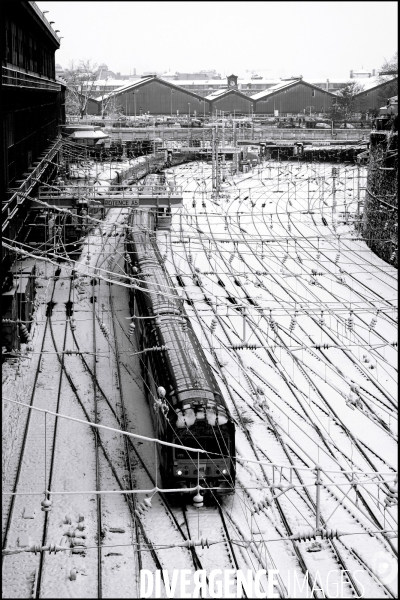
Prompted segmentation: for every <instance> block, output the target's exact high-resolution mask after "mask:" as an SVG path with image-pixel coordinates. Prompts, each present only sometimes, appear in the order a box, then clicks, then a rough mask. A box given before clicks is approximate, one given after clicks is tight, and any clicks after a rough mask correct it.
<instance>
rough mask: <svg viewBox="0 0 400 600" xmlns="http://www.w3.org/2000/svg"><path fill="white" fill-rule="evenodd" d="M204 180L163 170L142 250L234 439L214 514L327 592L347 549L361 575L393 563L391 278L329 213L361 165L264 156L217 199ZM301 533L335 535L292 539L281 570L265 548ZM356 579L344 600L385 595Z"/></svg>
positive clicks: (347, 562) (350, 227)
mask: <svg viewBox="0 0 400 600" xmlns="http://www.w3.org/2000/svg"><path fill="white" fill-rule="evenodd" d="M210 170H211V169H210V167H209V166H208V165H207V164H205V163H192V164H191V165H188V166H185V167H180V168H177V169H175V170H174V173H175V178H176V180H177V181H179V183H180V184H181V185H182V186H183V195H184V209H183V211H182V212H181V215H179V217H175V218H174V219H173V221H172V229H171V235H170V237H169V236H168V235H167V234H163V233H161V232H160V233H159V234H158V243H159V248H160V253H161V254H162V255H165V261H164V262H165V265H166V268H167V269H168V270H169V272H170V274H171V275H172V276H173V277H174V278H175V280H176V282H177V289H178V290H179V293H180V295H181V297H182V298H183V300H184V301H185V305H186V310H187V313H188V315H189V316H190V318H191V320H192V325H193V328H194V330H195V332H196V334H197V336H198V337H199V339H200V340H201V343H202V344H203V345H204V347H205V349H206V355H207V358H208V360H209V362H210V364H211V365H212V366H213V368H214V370H215V373H216V374H217V378H218V381H219V383H220V385H221V389H222V391H223V393H224V394H226V399H227V402H228V404H229V406H230V409H231V411H232V414H233V415H234V417H235V418H236V420H237V425H238V428H239V425H240V430H241V431H242V433H243V435H241V434H240V432H239V431H238V434H237V465H238V466H237V483H238V486H237V491H236V495H235V508H234V509H233V510H232V511H231V512H230V516H231V518H232V520H233V522H234V524H235V527H236V530H237V531H239V530H240V531H241V532H242V534H243V539H245V540H248V542H249V544H250V545H249V548H254V551H255V550H256V549H258V550H260V549H262V550H263V552H264V551H266V550H268V551H269V553H270V555H268V556H267V559H266V560H268V561H272V562H271V563H269V564H273V563H276V564H277V565H278V567H279V570H280V572H283V571H284V570H285V567H286V569H292V568H294V569H295V570H296V571H297V572H298V573H300V574H301V572H303V573H304V572H305V570H308V571H309V572H310V573H311V574H312V575H313V576H314V577H315V578H316V577H317V573H318V572H320V573H319V574H320V575H321V573H323V578H322V579H323V581H322V585H323V589H324V593H325V595H326V596H330V595H332V594H333V595H334V592H333V587H332V585H331V584H330V583H329V582H327V579H326V576H327V572H328V571H329V570H330V569H331V570H333V571H337V575H338V577H339V579H340V578H341V574H343V573H344V572H345V571H346V570H349V571H350V572H351V570H352V569H353V570H354V568H355V566H356V563H355V561H356V558H354V557H355V555H353V554H352V551H355V552H356V553H360V556H361V555H362V560H363V561H364V563H365V565H369V568H370V569H372V568H376V567H375V566H374V565H375V559H374V558H373V557H374V556H382V561H387V564H392V563H391V561H392V560H395V556H396V548H395V545H394V543H393V540H391V539H390V538H391V536H390V535H386V534H385V533H383V534H382V535H381V534H379V533H378V532H379V531H380V530H382V531H384V530H385V528H387V527H389V528H390V530H392V529H393V530H395V531H396V530H397V522H396V518H395V515H394V512H393V509H392V508H391V501H390V502H389V504H390V506H389V505H388V502H386V501H385V498H386V496H387V494H388V493H389V491H390V490H389V488H390V486H392V485H393V483H394V482H395V481H396V480H397V476H396V465H395V461H394V456H395V454H394V453H395V448H396V440H397V437H396V424H397V413H396V410H395V404H396V390H395V384H396V382H397V368H396V362H397V361H396V353H397V348H396V345H395V344H393V343H392V341H394V340H395V336H396V329H397V321H396V315H395V309H396V300H395V295H394V294H393V288H394V287H395V286H396V280H397V273H396V271H395V270H394V269H393V268H392V267H391V266H389V265H387V264H385V263H383V262H382V261H381V260H380V259H378V258H377V257H376V256H374V255H373V254H372V253H371V252H370V250H369V248H367V246H366V244H365V243H364V242H363V241H362V239H361V238H360V233H359V231H358V230H357V224H355V221H354V220H351V219H344V218H343V215H341V216H339V214H338V213H339V211H340V213H346V214H348V213H349V212H351V211H353V212H357V203H359V200H360V198H359V196H358V189H359V187H362V186H363V182H364V179H365V173H364V172H363V169H356V168H354V167H353V166H352V165H339V166H338V167H335V170H333V169H332V166H331V165H329V164H327V163H324V164H315V163H313V164H312V165H309V164H303V165H300V164H297V163H296V162H289V161H288V162H287V163H274V162H272V161H268V163H265V164H264V165H262V164H261V165H259V167H258V169H257V171H256V170H254V171H253V173H252V175H248V176H247V177H245V176H243V177H242V176H240V175H239V176H238V177H232V178H228V179H227V180H226V181H225V184H224V185H223V186H222V187H221V189H220V192H219V193H216V191H215V190H212V189H210V183H211V179H210ZM338 173H339V175H340V176H338ZM358 178H359V181H357V179H358ZM322 217H323V218H322ZM377 323H380V327H379V328H378V327H377ZM253 446H254V448H253ZM250 456H252V457H253V458H258V459H262V458H263V457H264V459H265V461H266V462H267V464H268V462H270V463H276V464H280V465H287V467H288V468H289V467H290V469H291V473H292V474H291V475H290V476H289V473H287V474H286V475H285V476H284V481H281V482H280V483H279V481H280V480H279V479H278V482H277V481H276V476H277V472H276V471H275V473H272V472H271V468H268V466H264V467H261V465H250V464H249V463H248V462H246V460H244V461H243V460H241V459H242V457H243V458H244V459H248V458H249V457H250ZM315 465H319V466H320V468H321V469H322V471H321V472H323V475H322V480H321V481H322V483H320V484H319V485H321V488H320V491H319V496H318V498H319V499H318V500H317V498H316V486H315V482H316V475H315ZM295 467H297V468H298V469H300V470H296V471H294V470H293V469H294V468H295ZM302 469H306V470H305V471H302ZM356 472H357V474H356ZM274 477H275V480H274ZM285 477H286V479H285ZM267 480H268V481H269V483H268V481H267ZM355 481H357V483H356V484H355V485H354V482H355ZM275 485H278V488H277V489H276V490H275V489H274V486H275ZM395 485H396V484H395ZM270 488H271V489H270ZM390 489H391V488H390ZM317 505H318V509H317ZM239 508H240V509H241V510H242V514H240V510H239ZM245 515H246V517H245ZM317 521H318V523H319V525H318V524H317V525H316V523H317ZM200 525H201V521H200ZM315 527H317V529H318V527H321V528H322V529H324V528H325V527H326V528H327V529H329V528H334V529H335V528H336V529H338V530H342V531H344V530H347V531H350V532H351V534H349V535H346V536H343V537H340V536H339V539H332V540H325V539H319V538H318V537H317V538H316V540H315V543H314V541H312V540H310V542H308V543H305V542H301V541H300V538H298V537H297V538H296V537H295V540H296V541H294V540H293V545H291V546H290V548H291V549H293V550H294V552H295V559H294V562H297V565H296V566H295V567H293V566H290V567H289V566H287V565H288V564H289V561H290V558H289V550H288V549H289V546H288V545H287V542H285V543H283V542H282V546H281V545H280V544H279V543H278V542H276V545H274V544H269V543H268V541H267V540H271V539H274V537H275V538H278V539H279V537H281V539H282V540H284V539H287V538H289V539H292V536H299V535H300V537H301V535H302V534H301V532H302V531H304V528H306V529H307V530H308V531H312V530H313V529H315ZM371 529H372V530H373V531H374V533H373V534H372V533H370V531H371ZM203 535H204V530H203ZM256 541H257V545H256V546H255V544H256ZM284 544H286V546H285V548H286V550H285V551H283V552H282V551H279V552H278V551H277V548H278V546H279V547H280V548H283V547H284ZM383 557H385V558H383ZM359 564H360V563H359ZM371 572H372V570H371ZM365 573H366V575H364V572H363V575H362V576H360V577H361V578H362V579H361V584H359V583H357V581H355V579H354V578H353V579H352V578H351V577H347V578H346V577H345V578H344V584H343V586H344V587H343V594H344V596H346V597H347V596H358V595H360V594H359V592H360V593H361V592H362V589H361V588H362V586H364V587H365V589H368V590H369V593H371V594H372V595H376V596H378V597H384V596H386V595H387V593H388V592H387V589H389V590H392V591H393V590H394V588H393V586H394V580H393V579H391V580H390V581H389V582H388V583H387V582H386V579H385V581H384V582H383V584H384V585H380V584H379V583H377V580H376V579H374V577H373V576H372V575H371V574H369V573H368V572H367V570H365ZM338 581H339V580H338ZM311 586H312V584H311ZM385 586H386V587H385ZM289 587H290V581H288V580H285V581H283V583H282V587H281V589H282V590H284V589H285V588H286V590H289ZM386 588H387V589H386ZM389 593H392V592H389ZM393 593H395V592H393ZM317 594H318V593H317ZM289 595H290V592H289Z"/></svg>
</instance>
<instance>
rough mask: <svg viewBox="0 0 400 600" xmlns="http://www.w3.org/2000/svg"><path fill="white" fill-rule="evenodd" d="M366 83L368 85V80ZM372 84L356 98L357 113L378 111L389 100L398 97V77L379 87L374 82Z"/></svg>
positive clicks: (366, 86) (380, 84)
mask: <svg viewBox="0 0 400 600" xmlns="http://www.w3.org/2000/svg"><path fill="white" fill-rule="evenodd" d="M365 83H366V84H368V83H369V82H368V80H367V81H366V82H365ZM371 83H372V85H371V87H369V86H368V85H365V86H364V88H366V89H364V90H363V91H362V92H360V93H359V94H357V96H356V102H355V110H356V111H357V112H360V113H366V112H371V111H375V110H378V109H379V108H380V107H381V106H384V105H385V104H386V100H387V98H391V97H392V96H397V95H398V87H399V83H398V77H395V78H394V79H390V80H388V81H384V82H383V83H379V84H378V85H376V82H375V81H374V80H372V82H371Z"/></svg>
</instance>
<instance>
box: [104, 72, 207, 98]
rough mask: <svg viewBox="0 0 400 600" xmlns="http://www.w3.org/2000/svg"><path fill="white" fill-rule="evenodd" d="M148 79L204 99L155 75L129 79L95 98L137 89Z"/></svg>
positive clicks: (147, 81)
mask: <svg viewBox="0 0 400 600" xmlns="http://www.w3.org/2000/svg"><path fill="white" fill-rule="evenodd" d="M150 81H158V82H159V83H164V84H165V85H166V86H167V87H170V88H174V90H176V91H177V92H184V93H185V94H190V95H191V96H193V97H194V98H199V99H200V100H204V98H203V97H202V96H199V95H198V94H196V93H194V92H191V91H190V90H185V88H183V87H181V86H179V85H176V83H172V81H169V80H168V79H162V78H161V77H158V76H156V75H149V76H146V77H142V78H141V79H138V80H136V81H129V82H128V83H126V84H125V85H123V86H121V87H119V88H117V89H115V90H113V91H112V92H110V93H108V94H104V95H102V96H98V97H97V98H96V100H97V101H98V102H101V101H102V100H105V99H107V98H109V97H110V96H114V95H115V94H121V93H123V92H125V91H129V90H135V88H136V89H138V88H140V87H142V85H143V84H145V83H149V82H150Z"/></svg>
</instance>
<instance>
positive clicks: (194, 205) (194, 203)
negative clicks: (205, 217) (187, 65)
mask: <svg viewBox="0 0 400 600" xmlns="http://www.w3.org/2000/svg"><path fill="white" fill-rule="evenodd" d="M192 206H193V208H196V200H193V202H192Z"/></svg>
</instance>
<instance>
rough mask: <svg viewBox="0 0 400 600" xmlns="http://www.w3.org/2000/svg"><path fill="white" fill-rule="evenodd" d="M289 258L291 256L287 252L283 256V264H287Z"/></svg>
mask: <svg viewBox="0 0 400 600" xmlns="http://www.w3.org/2000/svg"><path fill="white" fill-rule="evenodd" d="M288 258H289V254H285V256H284V257H283V258H282V262H283V264H285V262H286V261H287V259H288Z"/></svg>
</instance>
